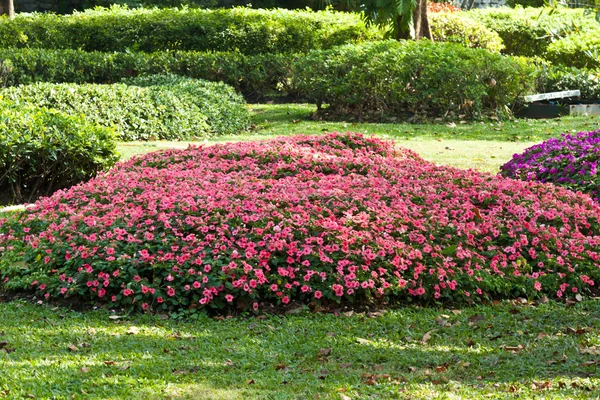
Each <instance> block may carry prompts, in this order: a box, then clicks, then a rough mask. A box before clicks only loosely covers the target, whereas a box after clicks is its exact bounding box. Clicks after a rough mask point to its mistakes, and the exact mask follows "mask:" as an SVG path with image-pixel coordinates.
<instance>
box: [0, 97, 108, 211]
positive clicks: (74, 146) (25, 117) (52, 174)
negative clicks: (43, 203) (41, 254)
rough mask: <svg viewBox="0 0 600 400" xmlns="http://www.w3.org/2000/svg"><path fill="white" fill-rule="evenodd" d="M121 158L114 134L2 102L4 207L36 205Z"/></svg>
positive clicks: (0, 189)
mask: <svg viewBox="0 0 600 400" xmlns="http://www.w3.org/2000/svg"><path fill="white" fill-rule="evenodd" d="M118 158H119V157H118V155H117V153H116V135H115V133H114V131H113V130H112V129H109V128H105V127H100V126H98V125H95V124H90V123H89V122H87V121H86V120H85V119H84V118H82V117H78V116H68V115H66V114H64V113H61V112H59V111H54V110H48V109H44V108H39V107H22V106H17V105H15V104H14V103H12V102H8V101H6V100H0V204H11V203H17V204H18V203H23V202H31V201H33V200H35V199H36V198H37V197H39V196H43V195H49V194H51V193H53V192H55V191H56V190H58V189H63V188H66V187H70V186H72V185H75V184H77V183H79V182H82V181H86V180H88V179H90V178H92V177H94V176H95V175H96V174H97V173H98V172H99V171H101V170H104V169H107V168H109V167H111V166H112V165H114V163H115V162H116V161H117V160H118Z"/></svg>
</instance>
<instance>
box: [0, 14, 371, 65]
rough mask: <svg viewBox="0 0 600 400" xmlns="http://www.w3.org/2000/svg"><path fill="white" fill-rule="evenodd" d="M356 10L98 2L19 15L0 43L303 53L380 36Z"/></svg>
mask: <svg viewBox="0 0 600 400" xmlns="http://www.w3.org/2000/svg"><path fill="white" fill-rule="evenodd" d="M381 35H382V33H381V32H380V31H379V30H377V29H376V28H368V27H367V26H366V25H365V23H364V22H363V21H362V19H361V18H360V16H359V15H358V14H351V13H339V12H333V11H320V12H310V11H306V10H305V11H291V10H283V9H273V10H255V9H251V8H243V7H237V8H232V9H215V10H207V9H176V8H167V9H158V8H154V9H127V8H123V7H112V8H109V9H106V8H98V9H93V10H87V11H85V12H82V13H75V14H71V15H55V14H23V15H18V16H17V17H16V18H14V19H12V20H7V19H5V20H3V21H2V23H0V47H2V48H7V47H30V48H48V49H82V50H85V51H108V52H110V51H126V50H130V51H144V52H155V51H163V50H198V51H239V52H241V53H243V54H260V53H289V52H306V51H309V50H312V49H322V48H330V47H332V46H336V45H340V44H345V43H349V42H356V41H362V40H370V39H377V38H381Z"/></svg>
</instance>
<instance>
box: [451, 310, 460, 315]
mask: <svg viewBox="0 0 600 400" xmlns="http://www.w3.org/2000/svg"><path fill="white" fill-rule="evenodd" d="M450 311H451V312H452V314H454V315H460V314H462V310H450Z"/></svg>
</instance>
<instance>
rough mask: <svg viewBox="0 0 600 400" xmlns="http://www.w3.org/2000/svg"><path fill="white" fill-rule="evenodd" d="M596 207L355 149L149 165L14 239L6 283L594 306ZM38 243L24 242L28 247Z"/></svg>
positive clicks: (555, 192)
mask: <svg viewBox="0 0 600 400" xmlns="http://www.w3.org/2000/svg"><path fill="white" fill-rule="evenodd" d="M599 229H600V206H598V205H597V204H595V203H594V202H592V200H591V199H590V198H589V197H587V196H578V195H576V194H575V193H573V192H571V191H568V190H566V189H563V188H559V187H556V186H554V185H545V184H540V183H532V182H521V181H514V180H511V179H506V178H501V177H495V176H492V175H488V174H482V173H478V172H476V171H473V170H469V171H465V170H459V169H455V168H450V167H438V166H436V165H434V164H433V163H430V162H426V161H424V160H422V159H421V158H419V157H418V156H417V155H415V154H414V153H412V152H411V151H409V150H402V149H398V148H395V147H394V146H393V144H391V143H387V142H382V141H380V140H377V139H367V138H364V137H362V136H360V135H356V134H345V135H341V134H329V135H326V136H324V137H305V136H297V137H293V138H286V139H278V140H275V141H269V142H254V143H233V144H232V143H229V144H225V145H215V146H209V147H190V148H188V149H185V150H169V151H166V152H157V153H152V154H148V155H144V156H141V157H138V158H135V159H133V160H130V161H128V162H126V163H122V164H119V165H118V166H117V167H115V168H113V169H112V170H111V171H110V172H109V173H107V174H105V175H103V176H101V177H98V178H96V179H94V180H92V181H90V182H88V183H85V184H82V185H79V186H76V187H74V188H72V189H70V190H69V191H65V192H60V193H57V194H55V195H54V196H53V197H51V198H47V199H43V200H41V201H39V202H38V203H36V204H35V206H34V207H33V208H31V209H28V210H26V211H24V212H23V213H22V214H21V215H20V216H19V217H18V218H16V219H15V218H11V219H10V220H3V222H0V250H2V251H3V257H2V258H1V259H0V282H4V284H3V285H4V288H5V289H26V288H34V289H35V290H37V291H38V293H39V294H40V295H41V296H43V297H46V298H57V297H73V298H75V299H84V300H91V301H94V302H100V303H108V305H109V306H110V307H124V308H127V309H142V310H148V309H153V310H157V311H173V310H181V309H185V310H194V309H202V308H217V309H226V308H229V307H231V308H233V307H234V306H235V307H238V308H241V309H248V308H252V307H255V308H256V307H259V306H260V304H261V303H264V302H272V303H283V304H287V303H288V302H290V301H294V300H297V301H301V302H306V303H308V302H319V301H332V302H339V301H349V302H352V301H356V302H375V301H417V302H428V301H433V300H436V299H437V300H439V301H444V300H445V301H453V302H464V301H465V300H467V299H468V298H473V299H475V300H477V299H479V298H489V297H496V296H499V297H513V296H519V295H529V296H532V297H537V296H540V295H542V294H548V295H552V296H559V297H560V296H567V295H568V294H570V293H573V292H575V291H579V292H584V293H585V292H587V291H588V290H589V289H590V286H593V285H595V282H597V281H598V279H599V278H600V270H599V267H598V261H599V260H600V253H599V250H598V249H599V248H600V247H599V246H598V244H599V243H598V240H599V238H598V236H597V233H598V231H599ZM25 231H27V232H26V234H25Z"/></svg>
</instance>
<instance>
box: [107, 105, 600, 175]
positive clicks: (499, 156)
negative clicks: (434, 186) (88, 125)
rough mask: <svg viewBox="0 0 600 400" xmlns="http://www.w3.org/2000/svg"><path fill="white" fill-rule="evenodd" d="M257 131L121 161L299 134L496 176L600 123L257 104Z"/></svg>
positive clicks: (125, 153)
mask: <svg viewBox="0 0 600 400" xmlns="http://www.w3.org/2000/svg"><path fill="white" fill-rule="evenodd" d="M250 107H251V109H252V112H253V123H254V126H255V128H254V129H253V130H252V131H251V132H248V133H244V134H241V135H235V136H231V135H230V136H221V137H218V138H214V139H210V140H205V141H202V142H164V141H163V142H160V141H159V142H147V143H139V142H132V143H121V144H120V145H119V148H118V150H119V152H120V153H121V155H122V158H123V159H128V158H130V157H132V156H133V155H135V154H140V153H147V152H150V151H156V150H160V149H164V148H170V147H183V148H185V147H187V146H188V144H190V143H191V144H213V143H220V142H236V141H249V140H263V139H270V138H273V137H277V136H287V135H295V134H319V133H322V132H335V131H337V132H347V131H352V132H361V133H364V134H367V135H376V136H378V137H382V138H386V139H393V140H395V141H396V142H397V143H398V145H400V146H404V147H408V148H410V149H413V150H415V151H416V152H417V153H419V155H421V156H422V157H423V158H425V159H427V160H430V161H433V162H435V163H438V164H446V165H452V166H455V167H458V168H476V169H479V170H481V171H487V172H497V171H498V167H499V166H500V165H502V164H504V163H505V162H506V161H508V160H509V159H510V158H511V157H512V155H513V154H515V153H518V152H521V151H523V150H524V149H525V148H527V147H529V146H531V145H533V144H535V143H538V142H540V141H542V140H545V139H547V138H549V137H554V136H558V135H560V134H561V133H563V132H578V131H583V130H585V131H590V130H595V129H600V119H599V118H594V117H564V118H561V119H556V120H514V121H507V122H501V123H492V122H488V123H465V124H460V123H459V124H454V125H453V124H445V123H438V124H404V123H397V124H392V123H386V124H376V123H350V122H324V121H313V120H311V119H310V116H311V114H312V113H313V112H314V111H315V106H313V105H309V104H283V105H268V104H254V105H251V106H250Z"/></svg>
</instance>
